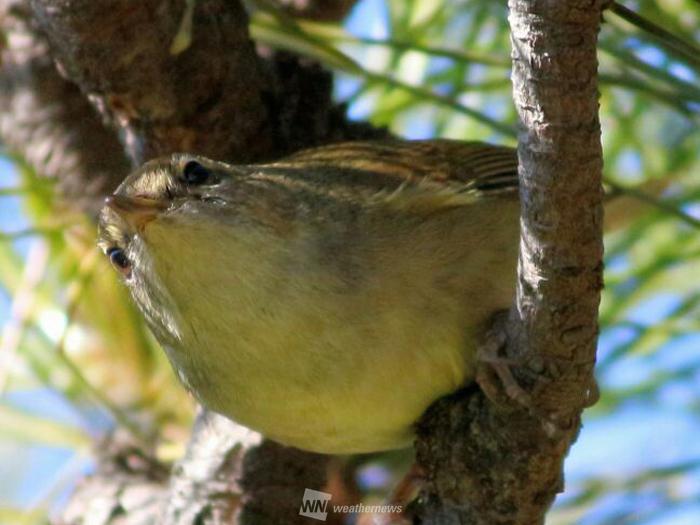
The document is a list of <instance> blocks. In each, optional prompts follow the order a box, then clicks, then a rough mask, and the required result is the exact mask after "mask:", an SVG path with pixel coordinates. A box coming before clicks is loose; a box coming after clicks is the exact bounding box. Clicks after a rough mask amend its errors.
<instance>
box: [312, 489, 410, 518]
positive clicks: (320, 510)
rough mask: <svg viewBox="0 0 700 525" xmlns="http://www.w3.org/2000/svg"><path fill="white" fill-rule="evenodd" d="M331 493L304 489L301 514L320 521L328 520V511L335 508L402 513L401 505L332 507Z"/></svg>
mask: <svg viewBox="0 0 700 525" xmlns="http://www.w3.org/2000/svg"><path fill="white" fill-rule="evenodd" d="M330 502H331V495H330V494H328V493H327V492H321V491H319V490H313V489H304V496H303V497H302V498H301V507H299V516H305V517H307V518H311V519H314V520H319V521H326V518H327V517H328V512H329V511H330V510H333V512H335V513H337V514H373V515H377V514H401V513H402V512H403V507H402V506H401V505H364V504H363V503H357V504H355V505H333V507H331V504H330Z"/></svg>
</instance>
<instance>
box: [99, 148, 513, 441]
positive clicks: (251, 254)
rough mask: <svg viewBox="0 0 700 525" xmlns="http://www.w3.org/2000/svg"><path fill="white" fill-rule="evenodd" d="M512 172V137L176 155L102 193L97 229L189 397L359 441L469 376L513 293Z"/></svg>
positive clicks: (242, 419) (250, 421) (304, 434)
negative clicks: (254, 155) (481, 343)
mask: <svg viewBox="0 0 700 525" xmlns="http://www.w3.org/2000/svg"><path fill="white" fill-rule="evenodd" d="M517 188H518V179H517V155H516V152H515V150H514V149H512V148H508V147H503V146H493V145H488V144H484V143H479V142H458V141H449V140H427V141H403V140H384V141H369V142H347V143H340V144H333V145H328V146H323V147H318V148H314V149H309V150H304V151H301V152H299V153H296V154H293V155H291V156H289V157H287V158H284V159H282V160H280V161H277V162H272V163H268V164H250V165H231V164H226V163H223V162H217V161H214V160H210V159H206V158H203V157H199V156H195V155H188V154H174V155H172V156H170V157H167V158H160V159H157V160H153V161H150V162H148V163H146V164H144V165H143V166H142V167H141V168H140V169H138V170H137V171H136V172H134V173H133V174H131V175H130V176H128V177H127V178H126V179H125V180H124V182H123V183H122V184H121V185H120V186H119V188H118V189H117V190H116V191H115V192H114V194H113V195H111V196H110V197H108V198H107V200H106V203H105V206H104V208H103V209H102V211H101V214H100V225H99V226H100V228H99V246H100V247H101V249H102V250H103V251H104V253H105V254H106V255H107V257H108V258H109V259H110V261H111V263H112V264H113V266H114V267H115V268H116V269H117V270H118V271H119V272H120V274H121V275H122V277H123V280H124V282H125V283H126V285H127V286H128V288H129V289H130V291H131V295H132V296H133V299H134V301H135V302H136V304H137V305H138V307H139V309H140V310H141V312H142V313H143V315H144V317H145V319H146V321H147V323H148V325H149V327H150V329H151V330H152V331H153V333H154V335H155V336H156V338H157V339H158V341H159V342H160V344H161V345H162V346H163V348H164V350H165V352H166V354H167V355H168V358H169V359H170V361H171V363H172V365H173V368H174V369H175V371H176V372H177V374H178V376H179V378H180V380H181V381H182V383H183V384H184V385H185V386H186V387H187V388H188V389H189V390H190V391H191V392H192V393H193V394H194V395H195V397H196V398H197V399H198V400H199V401H200V402H201V403H202V404H203V405H205V406H206V407H208V408H210V409H212V410H214V411H216V412H219V413H220V414H223V415H225V416H227V417H229V418H231V419H233V420H235V421H236V422H238V423H241V424H243V425H246V426H248V427H250V428H252V429H254V430H257V431H259V432H261V433H262V434H263V435H265V436H266V437H268V438H271V439H273V440H276V441H278V442H280V443H283V444H285V445H290V446H294V447H297V448H300V449H304V450H308V451H314V452H321V453H329V454H347V453H362V452H374V451H380V450H387V449H394V448H401V447H405V446H408V445H410V443H411V441H412V439H413V436H414V424H415V422H416V421H417V420H418V419H419V418H420V416H421V414H422V413H423V412H424V411H425V409H426V408H427V407H428V406H429V405H430V404H431V403H432V402H433V401H435V400H436V399H438V398H439V397H441V396H444V395H446V394H450V393H452V392H454V391H456V390H458V389H459V388H461V387H462V386H464V385H466V384H468V383H470V382H473V381H474V380H475V370H476V366H477V346H478V345H477V341H478V338H479V337H480V334H481V333H482V332H483V331H484V330H485V329H486V327H487V326H486V325H487V324H488V320H489V318H490V317H491V316H492V314H493V313H494V312H496V311H498V310H502V309H504V308H507V307H508V306H509V305H510V304H511V303H512V301H513V298H514V294H515V277H516V260H517V249H518V231H519V230H518V228H519V222H518V216H519V200H518V191H517Z"/></svg>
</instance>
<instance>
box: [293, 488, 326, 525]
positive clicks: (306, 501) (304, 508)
mask: <svg viewBox="0 0 700 525" xmlns="http://www.w3.org/2000/svg"><path fill="white" fill-rule="evenodd" d="M330 500H331V495H330V494H328V493H327V492H320V491H318V490H313V489H304V496H303V497H302V499H301V507H299V516H306V517H307V518H313V519H315V520H319V521H326V517H327V516H328V506H329V505H328V503H329V502H330Z"/></svg>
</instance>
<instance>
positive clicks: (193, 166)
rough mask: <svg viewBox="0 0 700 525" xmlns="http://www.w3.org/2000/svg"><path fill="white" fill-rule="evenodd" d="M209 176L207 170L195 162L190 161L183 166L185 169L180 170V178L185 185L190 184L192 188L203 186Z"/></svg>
mask: <svg viewBox="0 0 700 525" xmlns="http://www.w3.org/2000/svg"><path fill="white" fill-rule="evenodd" d="M210 175H211V173H210V172H209V170H208V169H207V168H205V167H204V166H202V165H201V164H200V163H199V162H197V161H195V160H191V161H189V162H188V163H187V164H185V167H184V168H183V170H182V178H183V179H184V180H185V182H186V183H187V184H191V185H193V186H197V185H199V184H204V183H205V182H207V180H208V179H209V176H210Z"/></svg>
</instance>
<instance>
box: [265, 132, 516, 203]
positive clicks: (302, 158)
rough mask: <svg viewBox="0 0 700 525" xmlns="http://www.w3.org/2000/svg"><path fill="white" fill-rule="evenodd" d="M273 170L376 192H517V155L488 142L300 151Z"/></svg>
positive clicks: (358, 145)
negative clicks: (290, 170)
mask: <svg viewBox="0 0 700 525" xmlns="http://www.w3.org/2000/svg"><path fill="white" fill-rule="evenodd" d="M275 165H277V166H282V165H285V166H291V165H293V166H294V168H296V169H299V170H303V171H304V173H305V174H306V177H307V178H308V180H309V182H311V180H313V179H317V180H320V179H321V178H322V179H323V180H324V182H325V183H326V184H327V183H328V182H329V179H333V178H336V177H337V179H338V182H339V183H344V184H352V185H354V186H357V185H365V186H369V187H371V188H372V189H374V190H376V189H380V188H381V189H396V188H398V187H400V186H405V185H420V186H423V187H432V188H439V187H442V188H449V189H450V190H451V191H456V192H468V193H471V194H474V193H479V194H482V195H485V194H489V195H494V194H501V193H515V192H517V188H518V158H517V153H516V150H515V149H513V148H510V147H506V146H496V145H492V144H487V143H484V142H461V141H456V140H445V139H437V140H419V141H407V140H385V141H371V142H342V143H338V144H331V145H328V146H322V147H319V148H313V149H309V150H304V151H301V152H299V153H296V154H294V155H292V156H290V157H287V158H286V159H284V160H283V161H281V162H280V163H276V164H275Z"/></svg>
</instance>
